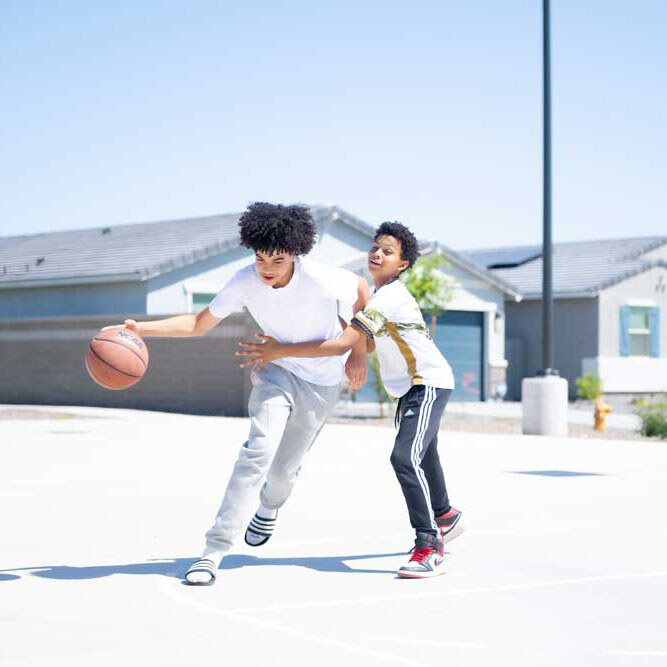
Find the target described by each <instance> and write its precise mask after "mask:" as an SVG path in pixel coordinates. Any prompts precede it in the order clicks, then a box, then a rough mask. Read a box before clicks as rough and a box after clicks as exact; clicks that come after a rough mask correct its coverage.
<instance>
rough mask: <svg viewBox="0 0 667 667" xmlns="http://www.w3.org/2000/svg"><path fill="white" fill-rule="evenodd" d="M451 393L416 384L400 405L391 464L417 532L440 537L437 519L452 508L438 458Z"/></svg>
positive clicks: (411, 521)
mask: <svg viewBox="0 0 667 667" xmlns="http://www.w3.org/2000/svg"><path fill="white" fill-rule="evenodd" d="M451 393H452V390H451V389H439V388H436V387H431V386H429V385H415V386H414V387H412V388H411V389H410V390H409V391H408V393H407V394H405V395H403V396H402V397H401V399H400V402H399V404H398V406H397V414H396V417H397V421H398V420H400V421H399V428H398V433H397V435H396V440H395V442H394V449H393V451H392V453H391V465H392V466H393V467H394V472H395V473H396V477H397V478H398V481H399V483H400V485H401V489H402V490H403V495H404V496H405V502H406V503H407V506H408V513H409V515H410V523H411V524H412V527H413V528H414V529H415V530H416V531H417V532H428V533H432V534H434V535H435V534H437V530H438V527H437V525H436V523H435V517H436V516H439V515H440V514H442V513H444V512H446V511H447V510H448V509H449V498H448V497H447V487H446V486H445V477H444V474H443V472H442V466H441V465H440V457H439V456H438V428H439V427H440V418H441V417H442V413H443V412H444V410H445V406H446V405H447V401H448V400H449V397H450V395H451Z"/></svg>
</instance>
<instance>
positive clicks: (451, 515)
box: [435, 507, 465, 544]
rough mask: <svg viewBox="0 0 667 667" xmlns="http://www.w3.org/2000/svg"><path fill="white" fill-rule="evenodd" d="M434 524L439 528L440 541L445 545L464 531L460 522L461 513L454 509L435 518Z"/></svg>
mask: <svg viewBox="0 0 667 667" xmlns="http://www.w3.org/2000/svg"><path fill="white" fill-rule="evenodd" d="M435 522H436V523H437V524H438V528H440V539H441V540H442V541H443V542H444V543H445V544H447V543H449V542H451V541H452V540H455V539H456V538H457V537H458V536H459V535H460V534H461V533H462V532H463V531H464V530H465V528H464V526H463V522H462V521H461V512H459V511H458V510H457V509H456V508H454V507H452V508H451V509H450V510H449V512H447V513H446V514H442V515H440V516H436V517H435Z"/></svg>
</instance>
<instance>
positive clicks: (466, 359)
mask: <svg viewBox="0 0 667 667" xmlns="http://www.w3.org/2000/svg"><path fill="white" fill-rule="evenodd" d="M424 321H425V322H426V325H427V326H430V324H431V316H430V315H429V314H428V313H425V314H424ZM483 332H484V314H483V313H469V312H465V311H461V310H451V311H448V312H446V313H445V314H444V315H443V316H442V317H439V318H438V323H437V325H436V331H435V344H436V345H437V346H438V348H439V349H440V351H441V352H442V353H443V354H444V355H445V357H446V358H447V361H449V364H450V366H451V367H452V370H453V371H454V378H455V379H456V388H455V389H454V395H453V396H452V399H451V400H453V401H481V400H482V399H483V396H484V391H483V384H482V383H483V376H482V369H483V363H484V360H483V355H484V346H483V340H484V338H483ZM373 384H374V376H373V373H372V371H371V369H369V372H368V382H367V383H366V385H365V386H364V387H363V388H362V389H361V391H359V392H358V393H357V395H356V400H357V401H377V394H376V392H375V390H374V389H373Z"/></svg>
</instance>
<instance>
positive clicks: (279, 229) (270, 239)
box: [239, 202, 316, 255]
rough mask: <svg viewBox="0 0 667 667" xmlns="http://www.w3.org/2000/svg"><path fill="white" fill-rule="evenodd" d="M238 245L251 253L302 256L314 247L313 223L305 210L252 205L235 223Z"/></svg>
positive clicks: (302, 208) (262, 203) (308, 211)
mask: <svg viewBox="0 0 667 667" xmlns="http://www.w3.org/2000/svg"><path fill="white" fill-rule="evenodd" d="M239 228H240V230H241V245H242V246H245V247H246V248H251V249H252V250H254V251H255V252H257V251H261V252H265V253H269V254H273V253H275V252H286V253H289V254H290V255H305V254H306V253H308V252H309V251H310V249H311V248H312V247H313V245H314V243H315V234H316V230H315V223H314V222H313V216H312V215H311V213H310V210H309V209H308V208H307V207H306V206H296V205H293V206H282V205H281V204H267V203H266V202H255V203H254V204H251V205H250V206H248V208H247V209H246V211H245V213H243V215H242V216H241V219H240V220H239Z"/></svg>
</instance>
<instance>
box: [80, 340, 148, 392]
mask: <svg viewBox="0 0 667 667" xmlns="http://www.w3.org/2000/svg"><path fill="white" fill-rule="evenodd" d="M86 368H87V369H88V373H89V374H90V377H91V378H93V380H95V382H97V384H99V385H100V387H104V388H105V389H127V388H128V387H131V386H132V385H133V384H136V383H137V382H139V380H141V378H142V377H143V375H144V373H145V372H146V368H148V349H147V348H146V343H144V341H143V339H142V338H141V336H140V335H139V334H137V333H134V332H133V331H130V330H128V329H125V328H124V327H109V328H108V329H102V330H100V331H98V332H97V335H96V336H95V338H93V340H91V341H90V347H89V348H88V349H87V350H86Z"/></svg>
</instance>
